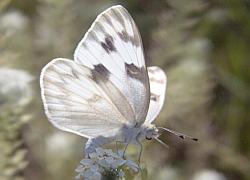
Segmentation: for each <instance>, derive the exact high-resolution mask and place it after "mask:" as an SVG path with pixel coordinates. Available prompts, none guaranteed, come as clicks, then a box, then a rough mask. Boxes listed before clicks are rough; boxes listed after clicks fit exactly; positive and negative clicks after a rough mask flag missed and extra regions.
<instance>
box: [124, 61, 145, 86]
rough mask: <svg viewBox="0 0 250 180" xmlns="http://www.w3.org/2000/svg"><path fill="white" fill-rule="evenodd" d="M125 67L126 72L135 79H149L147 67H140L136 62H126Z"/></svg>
mask: <svg viewBox="0 0 250 180" xmlns="http://www.w3.org/2000/svg"><path fill="white" fill-rule="evenodd" d="M125 69H126V73H127V74H128V76H129V77H131V78H133V79H137V80H139V81H141V82H145V81H148V80H147V79H148V76H147V73H146V69H145V68H144V67H142V68H139V67H137V66H136V65H134V64H127V63H125Z"/></svg>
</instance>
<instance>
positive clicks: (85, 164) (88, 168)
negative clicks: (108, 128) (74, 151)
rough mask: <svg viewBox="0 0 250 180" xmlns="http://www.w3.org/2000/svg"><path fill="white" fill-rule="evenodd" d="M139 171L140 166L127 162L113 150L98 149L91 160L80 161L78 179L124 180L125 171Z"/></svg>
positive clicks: (77, 169) (90, 157)
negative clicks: (103, 179)
mask: <svg viewBox="0 0 250 180" xmlns="http://www.w3.org/2000/svg"><path fill="white" fill-rule="evenodd" d="M125 168H127V169H131V170H132V171H134V172H138V171H139V165H138V164H136V163H135V162H133V161H132V160H126V159H124V158H123V157H122V156H120V155H118V154H116V153H114V152H113V151H112V150H111V149H103V148H96V152H94V153H91V154H89V158H86V159H83V160H81V161H80V165H78V167H77V168H76V170H75V171H76V172H77V173H78V175H77V176H76V179H78V180H80V179H86V180H100V179H102V178H103V177H106V179H111V178H113V179H122V178H124V177H125V173H124V172H123V169H125ZM108 177H109V178H108Z"/></svg>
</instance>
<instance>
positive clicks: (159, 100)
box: [146, 66, 167, 123]
mask: <svg viewBox="0 0 250 180" xmlns="http://www.w3.org/2000/svg"><path fill="white" fill-rule="evenodd" d="M147 69H148V76H149V81H150V103H149V110H148V114H147V118H146V122H149V123H151V122H152V121H154V120H155V118H156V117H157V116H158V114H159V113H160V111H161V109H162V106H163V103H164V99H165V92H166V88H167V76H166V74H165V73H164V71H163V70H162V69H161V68H159V67H156V66H152V67H148V68H147Z"/></svg>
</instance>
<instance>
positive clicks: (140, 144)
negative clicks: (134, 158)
mask: <svg viewBox="0 0 250 180" xmlns="http://www.w3.org/2000/svg"><path fill="white" fill-rule="evenodd" d="M136 143H137V145H139V147H140V152H139V157H138V162H139V164H140V162H141V155H142V143H141V142H140V141H139V140H138V139H136Z"/></svg>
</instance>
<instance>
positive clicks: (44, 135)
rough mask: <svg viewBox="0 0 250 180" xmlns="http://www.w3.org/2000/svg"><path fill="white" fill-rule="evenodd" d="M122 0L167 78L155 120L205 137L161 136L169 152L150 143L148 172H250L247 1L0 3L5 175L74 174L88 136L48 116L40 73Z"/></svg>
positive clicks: (242, 178)
mask: <svg viewBox="0 0 250 180" xmlns="http://www.w3.org/2000/svg"><path fill="white" fill-rule="evenodd" d="M116 4H121V5H123V6H124V7H126V8H127V10H128V11H129V12H130V13H131V15H132V17H133V18H134V20H135V21H136V23H137V25H138V27H139V30H140V32H141V36H142V39H143V43H144V48H145V54H146V64H147V65H148V66H150V65H157V66H160V67H161V68H163V69H164V70H165V72H166V73H167V75H168V88H167V97H166V102H165V105H164V108H163V110H162V112H161V114H160V116H159V117H158V118H157V119H156V121H155V123H156V124H157V125H158V126H164V127H168V128H171V129H174V130H177V131H180V132H183V133H185V134H188V135H192V136H194V137H197V138H199V141H198V142H197V143H194V142H190V141H186V140H184V141H183V140H180V139H178V138H176V137H174V136H172V135H170V134H163V135H162V136H161V139H163V140H164V141H165V142H166V143H167V144H168V145H169V146H170V149H165V148H164V147H163V146H162V145H160V144H159V143H157V142H154V141H145V142H144V150H143V155H142V164H143V166H146V169H147V179H157V180H158V179H159V180H166V179H169V180H248V179H250V138H249V137H250V119H249V117H250V113H249V112H250V1H249V0H220V1H215V0H189V1H184V0H159V1H151V0H127V1H111V0H110V1H108V0H106V1H103V0H81V1H76V0H22V1H21V0H19V1H18V0H1V1H0V179H1V180H12V179H13V180H16V179H18V180H21V179H29V180H34V179H36V180H45V179H46V180H47V179H48V180H59V179H60V180H61V179H74V176H75V175H76V173H75V168H76V166H77V165H78V164H79V161H80V160H81V159H82V158H83V144H84V142H85V141H86V139H84V138H81V137H79V136H77V135H73V134H70V133H66V132H61V131H60V130H57V129H56V128H54V127H53V126H52V125H51V124H50V123H49V122H48V120H47V119H46V117H45V115H44V111H43V106H42V102H41V98H40V88H39V75H40V71H41V69H42V67H43V66H44V65H45V64H47V63H48V62H49V61H51V60H52V59H53V58H56V57H65V58H69V59H72V58H73V52H74V49H75V47H76V45H77V43H78V42H79V41H80V39H81V38H82V37H83V35H84V34H85V32H86V31H87V29H88V28H89V27H90V25H91V23H92V22H93V21H94V19H95V17H96V16H97V15H98V14H99V13H100V12H102V11H103V10H105V9H106V8H108V7H110V6H112V5H116ZM131 151H133V150H131Z"/></svg>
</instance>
